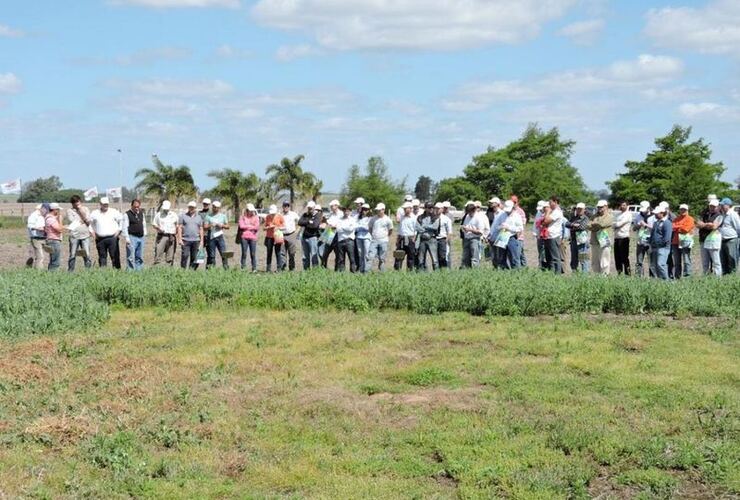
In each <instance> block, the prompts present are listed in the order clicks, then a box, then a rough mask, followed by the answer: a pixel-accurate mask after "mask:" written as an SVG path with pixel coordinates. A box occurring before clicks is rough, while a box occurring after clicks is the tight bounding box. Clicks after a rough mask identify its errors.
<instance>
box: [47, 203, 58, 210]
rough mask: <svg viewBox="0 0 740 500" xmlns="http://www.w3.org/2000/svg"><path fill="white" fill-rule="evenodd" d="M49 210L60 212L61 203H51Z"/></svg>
mask: <svg viewBox="0 0 740 500" xmlns="http://www.w3.org/2000/svg"><path fill="white" fill-rule="evenodd" d="M49 210H59V203H49Z"/></svg>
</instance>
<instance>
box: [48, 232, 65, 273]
mask: <svg viewBox="0 0 740 500" xmlns="http://www.w3.org/2000/svg"><path fill="white" fill-rule="evenodd" d="M46 244H47V246H49V247H51V253H50V254H49V265H48V267H47V269H48V270H49V271H55V270H57V269H59V264H60V262H61V260H62V242H61V241H60V240H46Z"/></svg>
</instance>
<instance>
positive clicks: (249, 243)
mask: <svg viewBox="0 0 740 500" xmlns="http://www.w3.org/2000/svg"><path fill="white" fill-rule="evenodd" d="M240 243H241V246H242V260H241V264H242V269H245V268H246V267H247V252H249V258H250V261H251V264H252V271H256V270H257V240H245V239H244V238H242V240H241V242H240Z"/></svg>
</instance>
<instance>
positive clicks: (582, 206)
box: [576, 202, 586, 209]
mask: <svg viewBox="0 0 740 500" xmlns="http://www.w3.org/2000/svg"><path fill="white" fill-rule="evenodd" d="M576 208H584V209H585V208H586V204H585V203H583V202H581V203H578V204H576Z"/></svg>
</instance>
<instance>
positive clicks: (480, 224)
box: [463, 212, 491, 240]
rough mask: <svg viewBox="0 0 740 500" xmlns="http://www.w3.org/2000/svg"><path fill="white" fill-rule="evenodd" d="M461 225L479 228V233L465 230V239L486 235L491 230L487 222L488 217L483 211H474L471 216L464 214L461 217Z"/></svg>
mask: <svg viewBox="0 0 740 500" xmlns="http://www.w3.org/2000/svg"><path fill="white" fill-rule="evenodd" d="M463 226H467V227H471V228H474V229H478V230H480V232H481V234H475V233H471V232H468V231H465V233H464V234H465V239H466V240H472V239H475V238H480V237H483V238H485V237H487V236H488V233H489V232H490V230H491V225H490V224H489V223H488V217H486V214H485V213H483V212H475V213H473V215H472V217H471V216H470V214H468V215H466V216H465V218H464V219H463Z"/></svg>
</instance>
